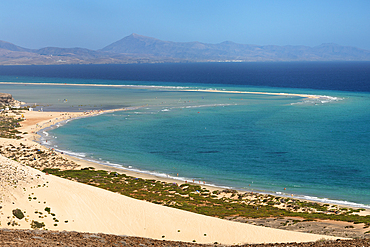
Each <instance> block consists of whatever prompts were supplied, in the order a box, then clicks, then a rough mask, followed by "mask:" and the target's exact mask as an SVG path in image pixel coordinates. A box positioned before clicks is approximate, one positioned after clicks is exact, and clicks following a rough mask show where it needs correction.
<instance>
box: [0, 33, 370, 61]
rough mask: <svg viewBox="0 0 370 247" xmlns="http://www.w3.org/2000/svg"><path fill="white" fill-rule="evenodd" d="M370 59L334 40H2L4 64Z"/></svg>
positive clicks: (133, 37) (363, 52) (365, 53)
mask: <svg viewBox="0 0 370 247" xmlns="http://www.w3.org/2000/svg"><path fill="white" fill-rule="evenodd" d="M236 61H238V62H266V61H274V62H278V61H370V51H369V50H364V49H359V48H356V47H351V46H341V45H338V44H334V43H323V44H321V45H318V46H315V47H309V46H304V45H299V46H297V45H286V46H278V45H252V44H238V43H234V42H232V41H225V42H222V43H218V44H208V43H201V42H198V41H194V42H172V41H163V40H159V39H156V38H152V37H147V36H143V35H139V34H136V33H132V34H130V35H129V36H126V37H124V38H122V39H120V40H118V41H116V42H114V43H112V44H110V45H108V46H106V47H104V48H103V49H101V50H98V51H94V50H89V49H85V48H58V47H45V48H41V49H26V48H23V47H20V46H17V45H14V44H11V43H9V42H5V41H0V65H5V64H6V65H14V64H17V65H18V64H113V63H114V64H117V63H163V62H168V63H171V62H236Z"/></svg>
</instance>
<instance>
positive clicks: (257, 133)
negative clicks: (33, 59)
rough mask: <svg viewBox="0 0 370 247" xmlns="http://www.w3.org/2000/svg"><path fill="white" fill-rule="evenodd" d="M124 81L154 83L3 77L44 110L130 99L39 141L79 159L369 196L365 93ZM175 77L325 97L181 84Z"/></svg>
mask: <svg viewBox="0 0 370 247" xmlns="http://www.w3.org/2000/svg"><path fill="white" fill-rule="evenodd" d="M73 81H74V82H75V83H93V84H111V82H110V81H105V80H92V81H86V80H81V81H80V80H78V79H75V80H73ZM121 83H122V84H127V85H133V84H136V85H151V86H152V87H149V88H148V87H140V86H133V87H127V86H124V87H118V88H117V87H90V86H71V85H1V87H2V88H3V89H5V90H4V91H6V92H9V93H12V94H13V96H14V97H16V98H17V99H20V100H22V101H26V102H29V103H38V105H40V106H39V108H40V107H42V108H43V110H78V109H80V110H90V109H111V108H117V107H135V108H132V110H127V111H120V112H114V113H109V114H103V115H99V116H96V117H91V118H82V119H77V120H74V121H70V122H68V123H65V124H64V125H63V126H62V127H60V128H54V129H53V130H47V132H48V135H47V136H46V135H45V134H44V135H43V143H44V144H46V142H45V141H46V140H48V142H47V143H48V145H50V147H54V148H56V149H58V150H63V151H65V152H67V153H70V154H73V155H76V156H79V157H83V158H85V159H89V160H94V161H96V162H101V163H106V164H109V165H112V166H123V167H125V168H128V169H133V170H140V171H143V172H147V173H152V174H156V175H159V176H170V177H174V178H177V179H181V180H187V181H192V180H193V179H194V180H195V181H202V183H203V181H205V182H206V183H207V184H214V185H218V186H225V187H232V188H239V189H245V190H252V191H260V192H267V193H276V192H278V193H280V192H281V193H283V194H284V193H285V194H287V195H290V194H294V195H295V196H297V197H302V198H306V199H315V200H320V201H326V202H329V201H330V202H336V203H342V204H346V203H348V204H351V205H356V203H357V204H361V205H365V206H369V205H370V187H369V181H370V171H369V161H370V152H369V150H370V138H369V137H370V124H369V123H370V114H369V109H370V94H369V93H355V92H343V91H342V92H340V91H329V90H325V91H319V90H313V89H290V88H271V87H262V88H261V87H260V88H257V87H245V86H243V87H242V86H230V85H207V87H205V86H204V85H200V84H198V85H196V86H197V87H195V85H194V84H192V85H190V84H186V83H181V84H180V83H173V85H174V87H168V86H169V85H171V83H161V82H141V83H138V82H136V83H134V82H127V81H126V82H121ZM116 84H117V82H116ZM164 86H165V87H164ZM180 86H183V87H185V89H188V88H189V87H190V88H217V89H221V90H238V91H265V92H288V93H306V94H316V95H327V96H331V97H327V98H322V99H320V100H312V99H304V98H300V97H293V96H285V95H282V96H274V95H252V94H235V93H217V92H212V93H210V92H185V91H181V90H182V89H184V88H182V87H180ZM40 96H42V97H40ZM64 99H68V100H67V102H64V101H63V100H64ZM177 174H178V176H177ZM284 188H286V190H284Z"/></svg>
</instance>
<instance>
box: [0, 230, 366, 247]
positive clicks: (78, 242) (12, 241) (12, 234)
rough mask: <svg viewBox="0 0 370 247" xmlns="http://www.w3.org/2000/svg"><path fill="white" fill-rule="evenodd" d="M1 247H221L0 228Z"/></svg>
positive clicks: (357, 244)
mask: <svg viewBox="0 0 370 247" xmlns="http://www.w3.org/2000/svg"><path fill="white" fill-rule="evenodd" d="M0 246H138V247H149V246H158V247H162V246H163V247H170V246H176V247H193V246H194V247H195V246H199V247H200V246H204V247H210V246H224V245H220V244H217V243H214V244H204V245H203V244H197V243H185V242H176V241H163V240H154V239H148V238H139V237H129V236H122V235H121V236H117V235H108V234H101V233H100V234H91V233H82V232H66V231H62V232H57V231H40V230H9V229H0ZM235 246H244V247H262V246H263V247H316V246H317V247H347V246H348V247H349V246H351V247H362V246H370V240H369V239H356V240H337V241H317V242H311V243H274V244H245V245H235Z"/></svg>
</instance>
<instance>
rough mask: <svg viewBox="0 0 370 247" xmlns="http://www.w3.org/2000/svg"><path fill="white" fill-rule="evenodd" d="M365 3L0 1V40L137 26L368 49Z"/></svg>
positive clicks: (108, 34)
mask: <svg viewBox="0 0 370 247" xmlns="http://www.w3.org/2000/svg"><path fill="white" fill-rule="evenodd" d="M369 9H370V2H369V1H335V2H332V1H308V2H301V1H299V2H298V1H239V0H237V1H217V0H214V1H211V0H205V1H182V2H180V1H169V0H159V1H147V0H138V1H131V0H128V1H118V0H108V1H104V2H103V1H98V0H92V1H71V0H66V1H63V2H57V1H52V2H51V1H46V0H35V1H26V0H15V1H6V2H3V3H2V4H1V9H0V16H1V17H0V20H1V21H0V30H1V35H0V40H3V41H7V42H10V43H13V44H15V45H18V46H21V47H25V48H30V49H39V48H43V47H64V48H72V47H83V48H88V49H92V50H97V49H101V48H103V47H105V46H107V45H109V44H111V43H112V42H115V41H117V40H120V39H122V38H123V37H126V36H128V35H130V34H132V33H136V34H139V35H143V36H148V37H154V38H156V39H160V40H165V41H174V42H192V41H199V42H201V43H211V44H217V43H221V42H224V41H232V42H235V43H239V44H255V45H280V46H283V45H304V46H310V47H314V46H317V45H320V44H322V43H335V44H338V45H343V46H354V47H357V48H361V49H366V50H370V32H368V30H370V15H368V10H369Z"/></svg>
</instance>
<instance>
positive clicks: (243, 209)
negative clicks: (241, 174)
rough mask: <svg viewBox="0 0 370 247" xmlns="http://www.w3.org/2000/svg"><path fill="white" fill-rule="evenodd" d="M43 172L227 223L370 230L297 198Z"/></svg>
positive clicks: (342, 212) (84, 172)
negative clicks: (280, 221) (289, 220)
mask: <svg viewBox="0 0 370 247" xmlns="http://www.w3.org/2000/svg"><path fill="white" fill-rule="evenodd" d="M43 172H47V173H49V174H53V175H56V176H59V177H62V178H65V179H70V180H73V181H77V182H81V183H85V184H88V185H92V186H96V187H99V188H102V189H106V190H109V191H112V192H116V193H120V194H122V195H126V196H129V197H132V198H136V199H140V200H145V201H148V202H152V203H156V204H160V205H163V206H168V207H174V208H178V209H182V210H187V211H190V212H194V213H199V214H203V215H208V216H213V217H218V218H224V219H231V220H235V219H239V220H240V219H248V218H268V217H274V218H281V217H297V218H298V219H300V220H297V222H298V221H313V220H317V219H321V220H336V221H346V222H353V223H355V224H359V223H364V224H365V227H369V226H370V216H360V215H358V214H356V213H358V212H360V211H361V209H350V208H344V207H338V206H331V205H328V204H324V205H322V204H319V203H315V202H306V201H301V200H297V199H294V198H283V197H276V196H273V195H267V194H256V193H252V192H246V193H238V192H237V191H235V190H224V191H213V192H211V191H209V190H207V189H206V188H202V187H201V186H200V185H196V184H188V183H185V184H181V185H178V184H176V183H166V182H161V181H157V180H153V179H141V178H135V177H131V176H127V175H125V174H119V173H116V172H108V171H105V170H95V169H94V168H92V167H90V168H83V169H81V170H60V169H44V170H43Z"/></svg>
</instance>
